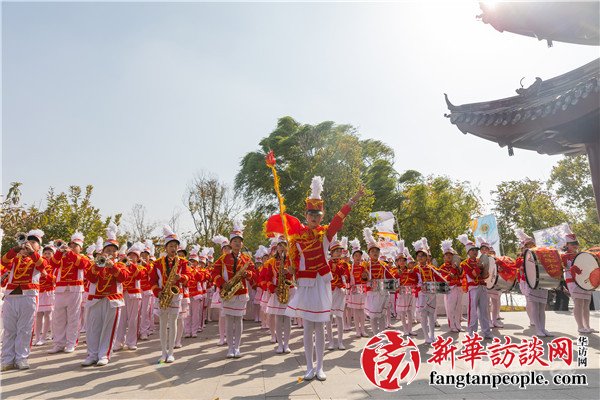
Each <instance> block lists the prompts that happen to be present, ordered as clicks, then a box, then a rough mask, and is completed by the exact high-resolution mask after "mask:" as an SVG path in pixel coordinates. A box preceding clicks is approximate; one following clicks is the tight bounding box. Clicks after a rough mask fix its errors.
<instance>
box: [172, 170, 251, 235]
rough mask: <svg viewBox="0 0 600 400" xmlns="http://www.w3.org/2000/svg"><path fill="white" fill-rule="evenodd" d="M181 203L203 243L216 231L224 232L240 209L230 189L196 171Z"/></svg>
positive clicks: (211, 177) (216, 179) (217, 180)
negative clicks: (188, 213)
mask: <svg viewBox="0 0 600 400" xmlns="http://www.w3.org/2000/svg"><path fill="white" fill-rule="evenodd" d="M184 204H185V206H186V208H187V209H188V211H189V212H190V215H191V216H192V221H193V222H194V227H195V229H196V236H197V238H198V241H199V242H200V243H201V244H205V245H208V244H209V243H210V240H211V238H212V237H213V236H214V235H215V234H218V233H220V234H223V233H224V232H225V231H226V229H228V228H229V227H230V225H231V221H232V220H233V219H234V218H235V217H237V216H238V215H239V214H240V212H241V211H242V207H241V204H240V202H239V201H237V200H236V198H235V196H234V195H233V192H232V191H231V189H230V188H229V187H228V186H227V185H225V184H224V183H222V182H220V181H219V179H218V178H217V177H216V176H214V175H212V174H207V173H205V172H201V173H198V174H196V176H195V177H194V179H193V180H192V182H190V183H189V184H188V187H187V189H186V194H185V197H184Z"/></svg>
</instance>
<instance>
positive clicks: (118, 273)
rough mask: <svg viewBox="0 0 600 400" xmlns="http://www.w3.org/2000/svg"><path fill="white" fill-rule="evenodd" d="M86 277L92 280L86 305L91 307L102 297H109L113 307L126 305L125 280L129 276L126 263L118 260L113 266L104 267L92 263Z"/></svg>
mask: <svg viewBox="0 0 600 400" xmlns="http://www.w3.org/2000/svg"><path fill="white" fill-rule="evenodd" d="M85 277H86V279H87V280H89V281H90V288H89V294H88V301H87V303H86V307H90V306H92V305H93V304H94V303H97V302H98V301H100V300H102V299H108V301H109V302H110V305H111V307H113V308H114V307H122V306H123V305H125V302H124V301H123V282H124V281H125V280H126V279H127V278H129V271H128V270H127V266H126V265H125V264H123V263H121V262H117V263H115V264H114V265H113V266H111V267H108V266H106V267H102V268H99V267H97V266H96V265H92V267H91V268H90V269H89V270H88V272H87V273H86V276H85Z"/></svg>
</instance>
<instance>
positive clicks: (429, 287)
mask: <svg viewBox="0 0 600 400" xmlns="http://www.w3.org/2000/svg"><path fill="white" fill-rule="evenodd" d="M423 292H425V293H437V294H444V293H449V292H450V287H449V286H448V284H447V283H446V282H423Z"/></svg>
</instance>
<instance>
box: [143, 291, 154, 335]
mask: <svg viewBox="0 0 600 400" xmlns="http://www.w3.org/2000/svg"><path fill="white" fill-rule="evenodd" d="M153 307H154V295H153V294H152V292H144V293H142V303H141V306H140V334H141V335H146V336H148V335H149V334H150V331H151V330H152V325H153V321H154V315H153V314H152V308H153Z"/></svg>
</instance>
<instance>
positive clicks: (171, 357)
mask: <svg viewBox="0 0 600 400" xmlns="http://www.w3.org/2000/svg"><path fill="white" fill-rule="evenodd" d="M173 361H175V357H173V355H169V356H167V359H166V360H165V362H166V363H168V364H170V363H172V362H173Z"/></svg>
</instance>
